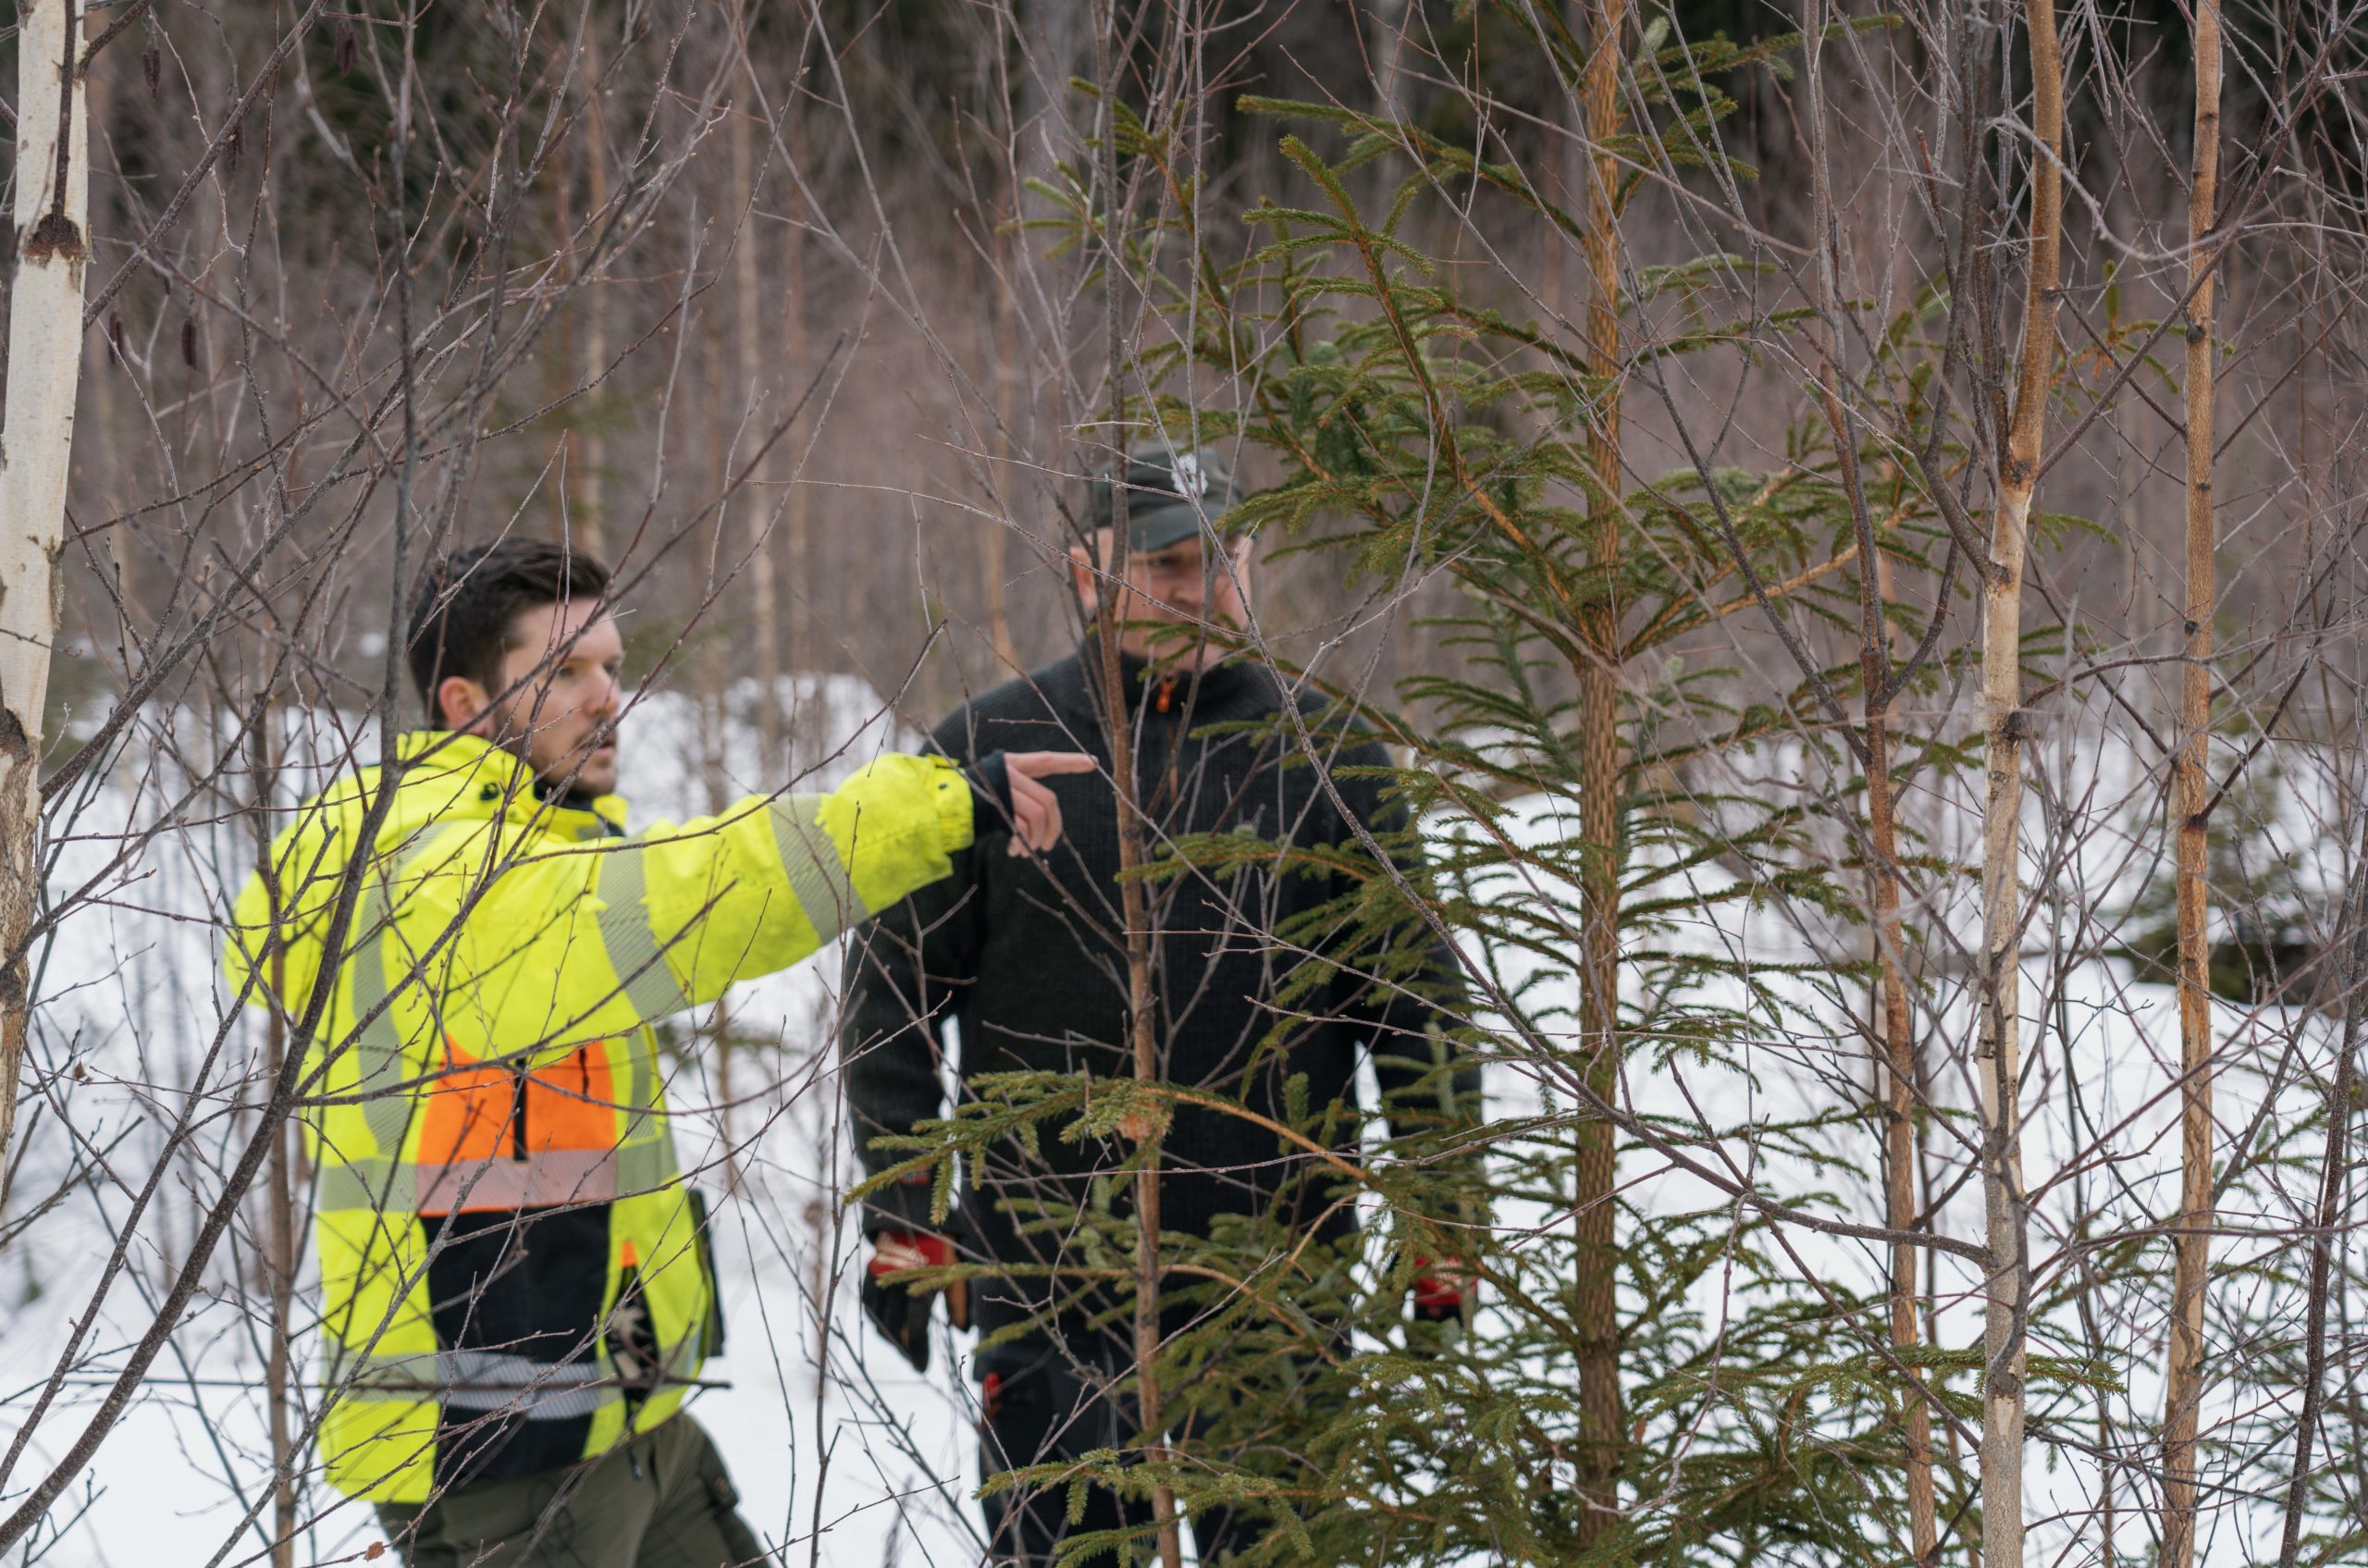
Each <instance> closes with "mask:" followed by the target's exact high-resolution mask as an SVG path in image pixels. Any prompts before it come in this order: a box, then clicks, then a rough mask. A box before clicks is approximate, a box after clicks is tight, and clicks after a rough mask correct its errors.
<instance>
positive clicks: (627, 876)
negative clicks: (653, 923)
mask: <svg viewBox="0 0 2368 1568" xmlns="http://www.w3.org/2000/svg"><path fill="white" fill-rule="evenodd" d="M598 896H599V899H600V903H601V905H602V907H601V910H600V942H601V945H603V946H605V947H607V948H608V950H609V963H610V965H611V967H612V968H613V969H615V970H616V971H617V980H618V982H620V983H621V984H623V986H624V989H625V1000H626V1001H627V1002H630V1003H631V1004H632V1005H633V1010H634V1011H635V1012H636V1013H638V1014H640V1015H641V1016H642V1017H643V1018H644V1019H662V1018H671V1017H672V1016H673V1015H674V1014H676V1013H680V1012H684V1011H686V1010H688V1008H689V1007H690V1006H691V999H690V997H689V996H688V995H687V994H685V992H684V990H683V983H682V982H680V981H678V980H676V979H675V978H674V971H673V969H672V967H671V966H670V965H669V964H668V963H667V962H666V955H665V952H664V949H663V946H662V945H660V942H659V940H658V933H657V932H655V931H653V930H651V929H650V924H649V883H648V874H647V873H646V871H645V870H644V869H643V866H642V859H641V846H639V845H637V844H635V845H633V846H631V847H625V848H618V849H612V850H610V851H609V852H607V853H606V854H603V855H602V856H601V857H600V878H599V895H598ZM676 934H677V935H679V934H680V933H679V932H677V933H676Z"/></svg>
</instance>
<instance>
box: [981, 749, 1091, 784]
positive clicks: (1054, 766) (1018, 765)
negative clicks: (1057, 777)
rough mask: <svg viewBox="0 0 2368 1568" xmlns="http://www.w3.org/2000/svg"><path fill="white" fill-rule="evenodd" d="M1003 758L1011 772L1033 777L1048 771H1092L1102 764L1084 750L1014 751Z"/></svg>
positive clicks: (1040, 776)
mask: <svg viewBox="0 0 2368 1568" xmlns="http://www.w3.org/2000/svg"><path fill="white" fill-rule="evenodd" d="M1003 760H1004V766H1005V768H1007V769H1009V770H1010V771H1011V772H1015V773H1024V774H1026V775H1027V776H1028V777H1030V778H1031V779H1034V778H1042V777H1043V776H1044V775H1046V774H1048V773H1090V772H1093V771H1094V770H1095V769H1096V768H1099V767H1100V766H1101V765H1102V764H1100V763H1099V762H1096V761H1095V760H1094V759H1092V758H1091V757H1088V756H1087V755H1086V754H1085V753H1084V752H1082V751H1014V752H1010V753H1008V754H1006V755H1005V758H1004V759H1003Z"/></svg>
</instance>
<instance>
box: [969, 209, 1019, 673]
mask: <svg viewBox="0 0 2368 1568" xmlns="http://www.w3.org/2000/svg"><path fill="white" fill-rule="evenodd" d="M1018 221H1019V215H1018V213H1013V214H1010V215H1009V217H1008V221H1007V222H1006V223H1005V225H1004V226H1003V231H1002V232H1001V233H1000V234H999V235H998V236H997V237H996V252H997V256H998V259H999V262H1000V270H1001V273H1002V276H1003V277H1004V278H1016V277H1017V276H1018V271H1017V268H1018V262H1019V257H1018V254H1017V252H1018V248H1019V247H1018V243H1017V240H1016V236H1015V235H1014V234H1013V233H1012V232H1011V230H1012V228H1013V226H1015V225H1017V224H1018ZM989 292H990V293H991V294H992V295H993V303H992V304H991V305H990V307H989V308H990V309H991V310H992V311H993V316H992V318H991V319H992V321H993V327H992V334H993V335H992V338H991V340H990V341H989V342H988V345H987V352H989V353H992V354H993V355H994V356H995V363H994V364H993V366H992V367H991V369H990V374H992V375H993V377H994V382H995V429H994V443H995V450H994V451H993V453H992V454H991V457H990V461H991V462H992V463H993V465H994V475H993V479H994V482H993V490H992V492H991V493H992V494H993V495H995V496H1000V497H1002V498H1003V500H1004V502H1005V505H1006V506H1008V505H1009V504H1010V503H1011V502H1012V501H1014V500H1017V499H1018V496H1019V495H1020V493H1021V492H1020V488H1019V485H1018V477H1019V475H1020V473H1021V471H1022V464H1023V463H1024V462H1025V461H1026V447H1025V445H1024V443H1023V442H1022V440H1021V438H1020V431H1019V354H1020V345H1021V344H1022V343H1023V342H1024V341H1025V340H1026V326H1025V323H1024V322H1022V320H1021V319H1020V315H1019V312H1018V311H1017V310H1016V309H1014V308H1013V306H1012V300H1011V294H1012V290H1010V289H1009V288H1008V287H1001V286H999V287H996V288H993V289H991V290H989ZM1021 521H1022V520H1021V519H1019V518H1017V517H991V518H989V519H988V520H987V537H986V539H985V549H984V551H983V553H984V555H985V560H984V561H983V562H982V563H981V568H980V569H981V572H983V573H984V574H985V576H986V579H987V581H986V590H987V641H988V643H989V645H990V646H992V647H993V648H994V653H995V678H996V679H997V680H1004V679H1007V678H1008V677H1010V676H1012V675H1016V674H1018V673H1019V668H1020V666H1019V648H1018V644H1016V643H1014V642H1013V641H1012V640H1011V605H1010V585H1011V530H1012V528H1013V527H1014V526H1015V525H1018V524H1019V523H1020V522H1021Z"/></svg>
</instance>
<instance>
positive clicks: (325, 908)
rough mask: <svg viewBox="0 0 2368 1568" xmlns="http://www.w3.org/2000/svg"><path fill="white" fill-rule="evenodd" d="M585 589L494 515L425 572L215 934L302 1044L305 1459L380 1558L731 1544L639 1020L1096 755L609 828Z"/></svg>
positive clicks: (817, 935) (422, 1566)
mask: <svg viewBox="0 0 2368 1568" xmlns="http://www.w3.org/2000/svg"><path fill="white" fill-rule="evenodd" d="M608 590H609V578H608V574H607V573H606V571H605V570H603V569H602V568H601V567H600V566H598V564H597V563H595V562H592V561H590V560H588V559H586V558H585V557H583V556H581V555H572V554H568V553H565V552H563V551H561V549H559V548H557V547H555V546H549V545H543V544H537V543H527V542H524V541H510V542H505V543H502V544H499V545H495V546H492V547H488V548H486V549H477V550H472V551H467V552H464V553H462V554H461V555H458V556H454V557H451V558H449V559H447V560H445V561H443V562H438V564H437V565H436V566H435V567H434V568H432V569H431V570H430V571H429V572H428V573H427V574H426V576H425V582H424V586H423V589H422V592H421V596H420V599H419V602H418V606H417V609H416V611H415V613H414V615H413V623H412V630H411V638H412V640H411V647H410V649H409V653H410V663H411V670H412V673H413V678H414V679H415V681H416V682H417V684H418V686H419V689H420V693H421V696H422V698H423V699H424V700H425V704H426V707H427V711H428V713H429V715H430V720H429V727H428V728H425V729H423V730H420V731H416V732H413V733H412V734H408V735H402V736H401V737H400V738H399V739H398V740H397V742H396V744H395V747H394V750H395V755H396V757H397V759H398V762H397V765H396V766H395V768H394V769H392V770H391V771H387V770H381V769H378V768H367V769H364V770H361V771H360V772H357V773H356V774H354V775H353V776H352V777H351V778H349V779H346V780H344V781H341V782H339V784H335V785H332V786H331V787H330V788H328V789H327V790H326V791H324V792H323V793H322V794H321V795H319V796H315V797H314V799H312V800H310V801H308V802H306V803H305V804H304V805H303V806H302V807H301V808H299V809H298V810H297V811H296V813H295V816H294V819H293V821H291V822H290V823H289V824H288V825H287V827H286V828H285V829H284V830H283V831H282V832H280V833H279V834H278V835H277V838H276V840H275V841H274V843H273V846H272V850H271V855H270V858H269V864H268V867H267V868H266V869H265V870H261V871H258V872H257V874H256V875H255V876H254V877H253V880H252V881H251V882H250V883H249V884H248V886H247V887H246V889H245V891H244V892H243V893H242V894H241V895H240V898H239V902H238V906H237V908H236V910H235V912H234V916H233V929H232V931H231V932H230V939H229V941H228V945H227V951H226V955H225V966H226V969H228V974H229V977H230V980H231V982H232V984H233V986H234V988H235V990H236V993H237V994H240V995H242V996H244V997H245V998H246V999H248V1000H251V1001H255V1002H258V1003H263V1004H265V1005H268V1006H272V1007H275V1008H277V1009H278V1010H279V1011H280V1013H281V1015H282V1016H283V1018H285V1019H287V1020H288V1021H289V1023H290V1027H291V1037H294V1038H301V1039H302V1041H303V1043H304V1046H305V1050H306V1053H307V1055H306V1063H305V1068H306V1071H307V1073H308V1075H309V1076H308V1080H307V1082H306V1085H305V1090H304V1093H305V1099H304V1105H305V1112H304V1124H305V1147H306V1150H307V1153H308V1154H309V1156H310V1159H311V1163H312V1166H313V1168H314V1170H315V1171H316V1172H317V1173H318V1185H317V1188H316V1191H315V1193H314V1241H315V1243H316V1245H317V1246H318V1248H319V1254H320V1256H319V1262H320V1271H321V1282H322V1292H323V1296H324V1301H323V1303H322V1319H321V1323H322V1340H323V1344H322V1352H323V1358H324V1361H325V1366H324V1376H325V1379H326V1394H325V1399H324V1402H323V1406H322V1412H321V1415H320V1420H319V1426H318V1429H317V1433H316V1438H317V1441H318V1445H319V1448H320V1451H321V1457H322V1461H323V1464H324V1468H325V1469H326V1472H327V1479H328V1481H329V1483H330V1484H331V1485H332V1486H334V1487H336V1488H338V1489H339V1490H340V1491H343V1492H345V1493H347V1494H349V1495H351V1496H353V1497H356V1498H360V1499H364V1500H368V1501H370V1502H372V1503H375V1504H376V1505H377V1507H378V1511H379V1515H380V1519H381V1521H382V1523H383V1524H384V1525H385V1526H386V1527H387V1529H388V1533H389V1535H390V1536H392V1537H394V1538H395V1540H396V1543H397V1545H398V1546H399V1547H400V1548H401V1549H402V1551H403V1553H404V1555H405V1557H406V1559H407V1560H408V1561H409V1562H411V1563H412V1564H413V1568H429V1565H442V1564H455V1565H457V1564H461V1563H468V1564H479V1565H485V1568H493V1565H496V1564H499V1565H504V1568H511V1565H518V1568H524V1565H529V1564H546V1563H549V1564H562V1563H563V1564H587V1565H605V1564H611V1563H613V1564H620V1565H639V1568H654V1565H655V1564H658V1563H661V1562H662V1563H667V1564H675V1563H682V1564H697V1565H699V1568H707V1565H710V1564H715V1563H722V1562H729V1563H744V1562H753V1561H756V1560H758V1559H759V1556H760V1553H761V1548H760V1546H759V1543H758V1541H757V1539H756V1537H754V1535H753V1534H752V1533H751V1532H750V1531H749V1529H748V1528H747V1526H746V1524H744V1523H743V1522H742V1521H741V1519H740V1518H739V1516H738V1513H737V1512H736V1506H735V1504H736V1500H735V1498H734V1493H733V1490H732V1484H731V1481H730V1478H729V1476H728V1475H726V1473H725V1471H724V1468H723V1465H722V1462H721V1460H720V1459H719V1458H718V1457H717V1455H716V1453H715V1450H714V1447H713V1445H712V1444H711V1443H710V1442H709V1440H708V1438H707V1436H706V1434H705V1433H703V1432H702V1431H700V1430H699V1428H698V1426H697V1424H696V1423H695V1422H693V1421H692V1420H691V1419H690V1418H689V1417H687V1416H685V1415H682V1414H678V1413H679V1412H680V1410H681V1407H682V1403H683V1399H684V1396H685V1392H686V1390H687V1389H689V1388H691V1387H692V1386H693V1385H694V1384H695V1382H696V1380H697V1377H698V1373H699V1367H700V1363H701V1362H702V1360H703V1359H704V1358H705V1357H707V1356H709V1355H710V1354H712V1353H714V1352H716V1351H717V1350H718V1349H720V1348H721V1345H722V1315H721V1314H720V1313H719V1311H718V1310H717V1294H716V1287H715V1278H714V1271H713V1267H712V1265H711V1263H710V1261H709V1252H708V1243H707V1234H706V1213H705V1205H704V1204H702V1203H701V1201H700V1198H699V1194H698V1193H697V1191H695V1190H694V1189H692V1188H690V1187H688V1186H686V1185H685V1183H684V1181H683V1179H682V1173H681V1171H680V1169H679V1168H678V1167H677V1165H676V1161H675V1154H674V1146H673V1142H672V1137H671V1136H670V1134H669V1132H668V1130H667V1126H666V1106H665V1096H664V1093H663V1090H662V1087H661V1070H660V1060H659V1056H658V1049H657V1042H656V1039H655V1037H654V1035H653V1034H652V1032H651V1030H650V1025H651V1023H652V1022H654V1021H655V1020H657V1019H662V1018H665V1017H667V1016H668V1015H670V1014H673V1013H679V1012H682V1011H684V1010H685V1009H686V1008H690V1007H695V1006H699V1005H701V1004H703V1003H707V1002H710V1001H712V1000H714V999H715V998H716V997H717V996H718V995H719V994H722V991H723V990H724V989H725V988H726V987H727V986H729V985H730V984H731V983H732V982H734V981H737V980H741V979H745V978H747V977H749V976H753V975H759V974H764V973H768V972H770V971H771V970H775V969H782V968H784V967H786V966H788V965H790V964H793V963H796V961H797V960H798V959H800V958H802V957H806V956H807V955H808V954H809V953H812V952H813V951H815V950H816V949H817V948H818V947H820V946H821V945H823V944H825V943H827V942H829V941H830V940H831V939H832V938H833V936H834V935H836V934H837V933H838V932H840V931H841V930H843V929H844V928H845V927H846V926H848V925H851V924H853V923H854V922H856V921H857V920H863V919H864V918H866V917H867V916H869V915H870V914H872V913H874V912H876V911H878V910H881V909H882V908H886V907H890V906H892V905H894V904H895V903H896V902H897V901H898V900H899V899H901V898H903V897H904V896H905V895H907V893H909V892H911V891H912V890H913V889H914V888H916V887H919V886H922V885H924V884H925V883H930V882H932V881H935V880H936V879H938V878H940V877H943V876H944V875H945V874H946V872H947V870H948V865H949V861H948V858H949V856H951V855H952V854H954V853H955V852H956V851H959V850H961V849H963V848H965V847H966V846H969V845H970V844H971V843H972V839H973V835H974V833H976V834H977V835H978V836H979V837H980V838H981V839H984V838H985V837H986V836H987V835H988V834H989V833H996V832H1005V833H1009V835H1010V838H1009V848H1010V850H1011V852H1012V853H1015V854H1022V853H1028V852H1030V851H1031V850H1041V849H1042V848H1045V847H1049V846H1051V845H1052V844H1053V843H1054V842H1055V840H1056V839H1057V838H1058V836H1059V833H1060V812H1059V804H1058V802H1057V800H1056V799H1055V796H1053V794H1052V792H1051V790H1050V789H1049V788H1047V787H1046V786H1045V785H1044V784H1042V783H1041V782H1039V781H1040V780H1041V778H1042V776H1044V775H1047V774H1051V773H1060V772H1082V771H1084V770H1086V769H1088V768H1090V767H1091V766H1092V763H1091V761H1090V760H1089V759H1086V758H1084V757H1079V756H1070V755H1066V754H1055V753H1027V754H1013V755H1009V756H1006V757H1004V758H1001V759H985V760H983V761H982V762H981V765H979V766H977V767H974V768H973V769H972V770H971V771H970V772H969V773H968V774H967V775H966V774H965V773H963V772H959V771H957V770H956V768H955V767H954V766H953V765H952V764H950V763H948V762H946V761H944V760H943V759H933V758H919V757H901V756H896V757H885V758H882V759H879V760H878V761H875V762H873V763H872V764H871V765H870V767H868V768H866V769H864V770H863V771H862V772H859V773H857V775H856V776H855V777H854V778H852V779H850V780H848V781H847V782H846V783H845V784H843V785H841V786H840V787H839V788H838V789H837V790H836V791H834V792H833V793H831V794H829V795H788V794H782V795H774V796H750V797H748V798H746V799H745V800H742V801H740V802H738V803H737V804H736V805H734V806H733V807H732V808H730V809H727V810H725V811H723V812H722V813H720V814H719V815H717V816H715V817H713V818H707V819H700V820H697V821H689V822H685V823H683V824H681V825H679V826H678V825H674V824H671V823H665V822H660V823H656V824H654V825H652V826H650V827H648V828H647V829H644V830H643V831H641V832H639V833H626V832H625V831H624V827H623V814H624V807H623V802H622V801H620V800H619V799H618V798H617V797H616V796H615V795H614V794H612V793H611V792H612V791H613V789H614V788H615V786H616V781H617V749H616V734H617V722H618V719H619V716H620V713H621V710H622V708H623V693H622V689H621V687H620V685H619V680H618V675H619V667H620V665H621V663H622V661H623V642H622V640H621V639H620V637H619V636H618V632H617V627H616V624H615V623H614V622H613V620H611V616H610V613H609V610H610V606H609V602H608ZM357 858H359V862H360V863H359V864H358V865H357V864H356V860H357ZM340 908H346V909H349V910H350V914H348V915H347V916H346V918H345V919H344V920H339V910H340ZM324 987H325V988H326V994H325V995H324V994H316V993H318V992H319V991H320V990H321V988H324ZM308 1020H309V1021H308ZM293 1031H302V1033H301V1035H297V1034H295V1033H294V1032H293Z"/></svg>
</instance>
